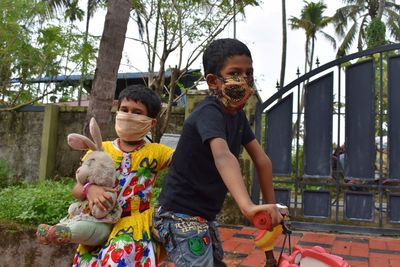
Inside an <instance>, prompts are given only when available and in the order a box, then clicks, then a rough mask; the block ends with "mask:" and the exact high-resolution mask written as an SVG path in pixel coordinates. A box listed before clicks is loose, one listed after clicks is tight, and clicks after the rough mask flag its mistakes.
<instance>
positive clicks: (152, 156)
mask: <svg viewBox="0 0 400 267" xmlns="http://www.w3.org/2000/svg"><path fill="white" fill-rule="evenodd" d="M160 110H161V100H160V98H159V96H158V95H157V94H156V93H155V92H154V91H152V90H150V89H149V88H146V87H144V86H143V85H131V86H129V87H127V88H126V89H124V90H123V91H122V92H121V93H120V95H119V100H118V111H117V114H116V119H115V130H116V133H117V135H118V138H117V139H115V140H114V141H106V142H103V148H104V151H105V152H107V153H108V154H110V156H111V157H112V159H113V160H114V162H115V167H116V171H117V174H116V179H117V180H116V184H115V186H114V188H103V187H101V186H97V185H91V184H86V185H82V184H79V183H78V184H76V185H75V187H74V189H73V191H72V193H73V195H74V196H75V197H76V198H78V199H85V198H87V199H88V200H89V203H92V204H93V203H96V205H98V206H101V207H103V209H105V208H106V207H107V206H108V200H109V199H110V195H109V194H107V191H116V192H117V201H118V204H119V205H120V206H121V208H122V215H121V218H120V219H119V221H118V222H117V223H116V224H115V225H114V227H113V230H112V232H111V234H110V236H109V237H108V241H107V242H106V243H105V244H103V246H101V248H97V249H92V248H87V247H84V246H79V247H78V251H77V253H76V255H75V258H74V262H73V266H80V267H84V266H149V267H150V266H151V267H154V266H157V259H156V251H155V250H156V248H155V247H154V245H153V242H152V240H151V239H150V227H151V216H152V211H153V209H152V208H151V207H150V201H151V198H152V187H153V184H154V182H155V179H156V176H157V173H158V171H160V170H162V169H164V168H166V167H168V166H169V163H170V159H171V156H172V153H173V149H171V148H169V147H167V146H165V145H162V144H156V143H146V142H145V140H144V138H145V136H146V134H147V133H148V132H149V131H150V129H151V127H153V126H154V125H155V124H156V117H157V115H158V113H159V112H160Z"/></svg>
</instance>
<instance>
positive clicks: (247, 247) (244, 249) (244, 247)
mask: <svg viewBox="0 0 400 267" xmlns="http://www.w3.org/2000/svg"><path fill="white" fill-rule="evenodd" d="M255 247H256V245H255V244H254V243H250V244H249V243H241V244H239V246H237V247H236V248H235V250H236V251H237V252H239V253H246V254H250V253H251V252H252V251H254V249H255Z"/></svg>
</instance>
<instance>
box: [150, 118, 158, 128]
mask: <svg viewBox="0 0 400 267" xmlns="http://www.w3.org/2000/svg"><path fill="white" fill-rule="evenodd" d="M156 124H157V119H152V120H151V127H154V126H155V125H156Z"/></svg>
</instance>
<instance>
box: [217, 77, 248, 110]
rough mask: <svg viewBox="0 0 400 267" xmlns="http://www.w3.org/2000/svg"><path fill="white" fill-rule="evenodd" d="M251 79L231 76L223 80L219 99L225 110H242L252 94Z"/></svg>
mask: <svg viewBox="0 0 400 267" xmlns="http://www.w3.org/2000/svg"><path fill="white" fill-rule="evenodd" d="M253 84H254V81H253V77H247V78H244V77H243V76H231V77H228V78H225V79H224V85H223V87H222V89H221V94H220V96H219V99H220V100H221V102H222V104H223V105H224V106H225V107H226V108H227V109H233V110H239V109H242V108H243V107H244V106H245V105H246V103H247V100H248V99H249V98H250V96H251V95H252V94H253V93H254V89H253Z"/></svg>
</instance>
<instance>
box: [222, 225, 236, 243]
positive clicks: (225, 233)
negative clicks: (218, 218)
mask: <svg viewBox="0 0 400 267" xmlns="http://www.w3.org/2000/svg"><path fill="white" fill-rule="evenodd" d="M237 232H238V230H236V229H230V228H220V229H219V238H220V239H221V241H222V242H223V241H225V240H228V239H229V238H231V237H232V236H233V235H234V234H236V233H237Z"/></svg>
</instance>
